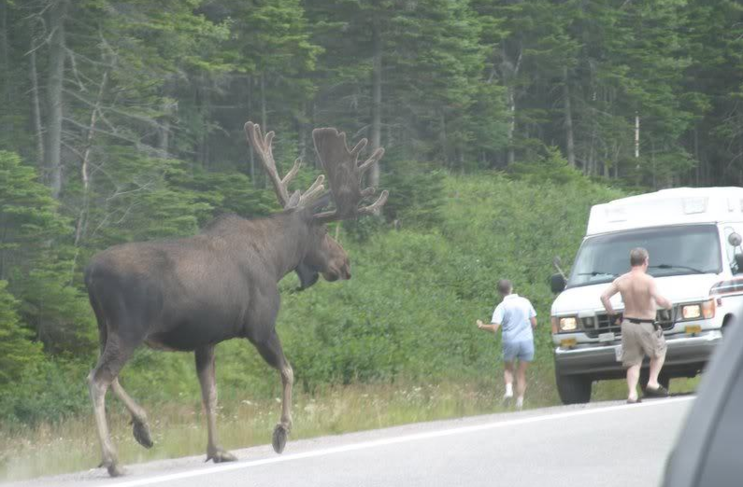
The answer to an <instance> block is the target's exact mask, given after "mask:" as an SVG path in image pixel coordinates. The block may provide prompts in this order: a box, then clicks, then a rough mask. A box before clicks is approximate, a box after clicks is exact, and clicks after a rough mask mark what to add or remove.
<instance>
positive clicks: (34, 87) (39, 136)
mask: <svg viewBox="0 0 743 487" xmlns="http://www.w3.org/2000/svg"><path fill="white" fill-rule="evenodd" d="M29 70H30V73H29V77H30V78H31V111H32V114H33V115H32V118H33V122H34V132H35V133H36V150H37V152H38V154H37V155H36V157H37V160H38V162H39V166H41V165H42V164H43V162H44V160H45V159H44V126H43V125H42V124H41V103H40V102H39V75H38V73H37V71H36V40H35V38H32V40H31V59H30V60H29Z"/></svg>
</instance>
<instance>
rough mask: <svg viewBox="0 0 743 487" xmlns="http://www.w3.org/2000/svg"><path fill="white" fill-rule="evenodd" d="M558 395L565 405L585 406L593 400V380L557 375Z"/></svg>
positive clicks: (577, 376) (576, 376)
mask: <svg viewBox="0 0 743 487" xmlns="http://www.w3.org/2000/svg"><path fill="white" fill-rule="evenodd" d="M555 379H556V381H557V393H558V394H559V395H560V400H561V401H562V403H563V404H583V403H587V402H589V401H590V400H591V382H592V381H591V379H590V378H588V377H583V376H580V375H561V374H560V373H559V372H558V373H555Z"/></svg>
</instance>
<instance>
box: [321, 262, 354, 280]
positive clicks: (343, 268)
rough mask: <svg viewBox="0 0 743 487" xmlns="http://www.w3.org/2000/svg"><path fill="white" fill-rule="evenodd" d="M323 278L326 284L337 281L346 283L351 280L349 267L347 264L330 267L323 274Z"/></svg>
mask: <svg viewBox="0 0 743 487" xmlns="http://www.w3.org/2000/svg"><path fill="white" fill-rule="evenodd" d="M323 277H324V278H325V280H326V281H328V282H333V281H337V280H339V279H340V280H343V281H347V280H349V279H351V266H350V265H349V264H347V263H344V264H342V265H340V266H332V267H331V268H330V269H328V271H327V272H324V273H323Z"/></svg>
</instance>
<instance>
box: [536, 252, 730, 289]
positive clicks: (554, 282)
mask: <svg viewBox="0 0 743 487" xmlns="http://www.w3.org/2000/svg"><path fill="white" fill-rule="evenodd" d="M741 255H743V254H741ZM565 284H566V283H565V278H564V277H563V276H562V274H552V277H550V287H551V288H552V292H553V293H554V294H560V293H561V292H563V291H564V290H565Z"/></svg>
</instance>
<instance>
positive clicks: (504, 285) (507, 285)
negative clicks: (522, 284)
mask: <svg viewBox="0 0 743 487" xmlns="http://www.w3.org/2000/svg"><path fill="white" fill-rule="evenodd" d="M511 290H513V286H512V285H511V281H509V280H508V279H501V280H500V281H498V292H499V293H500V294H502V295H503V296H506V295H508V294H511Z"/></svg>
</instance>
